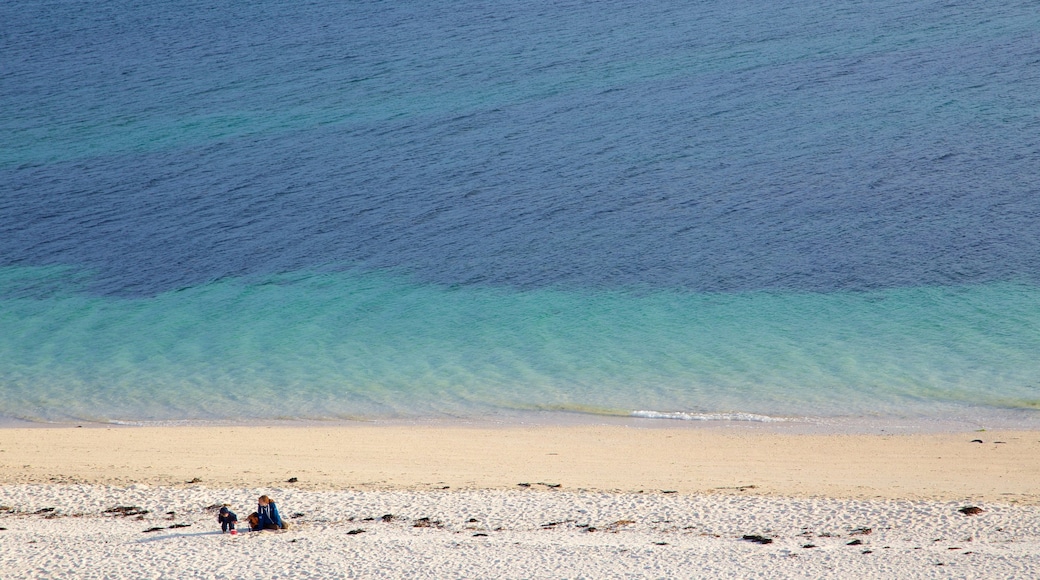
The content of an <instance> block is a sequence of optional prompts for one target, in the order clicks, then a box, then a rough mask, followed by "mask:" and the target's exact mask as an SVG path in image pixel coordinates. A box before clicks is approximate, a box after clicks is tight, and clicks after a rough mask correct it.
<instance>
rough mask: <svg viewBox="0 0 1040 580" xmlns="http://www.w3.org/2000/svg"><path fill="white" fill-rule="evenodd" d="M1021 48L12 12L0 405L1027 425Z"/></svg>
mask: <svg viewBox="0 0 1040 580" xmlns="http://www.w3.org/2000/svg"><path fill="white" fill-rule="evenodd" d="M1038 30H1040V11H1038V10H1037V6H1036V2H1035V0H1012V1H1006V2H999V3H983V2H958V1H957V0H941V1H933V0H875V1H871V2H866V1H859V0H823V1H819V2H815V3H812V4H811V5H809V4H806V3H799V2H788V1H783V0H740V1H736V2H733V1H725V2H723V1H721V0H701V1H694V2H676V1H675V0H638V1H635V0H602V1H599V2H586V1H584V0H559V1H552V2H548V1H542V0H531V1H528V2H522V3H517V2H505V1H497V0H492V1H479V2H478V1H471V0H457V1H454V0H453V1H451V2H442V1H435V0H398V1H395V2H371V1H358V2H341V1H332V0H314V1H311V2H283V1H281V0H251V1H249V2H246V1H242V0H228V1H227V2H222V3H212V2H207V1H202V0H168V1H165V2H141V1H140V0H111V1H106V2H100V3H99V2H94V1H91V0H8V1H5V2H2V3H0V112H2V114H0V420H2V419H8V420H16V419H27V420H32V421H72V420H75V421H82V420H97V421H129V422H140V421H164V422H165V421H268V420H276V419H291V420H320V419H348V418H357V419H387V420H389V419H404V420H428V419H431V420H436V419H449V420H454V419H458V418H462V419H465V420H469V419H488V418H491V419H496V418H500V419H503V420H527V418H530V417H534V416H537V417H575V416H578V417H586V416H599V417H603V416H605V415H609V416H611V417H614V416H622V417H630V416H633V415H635V416H639V417H656V418H661V419H689V420H697V419H703V420H718V419H740V420H746V421H774V420H787V419H798V420H803V419H804V420H812V421H832V420H833V421H839V422H841V421H866V422H884V421H888V422H905V423H907V424H925V423H930V422H943V421H952V422H958V423H959V424H962V425H965V424H971V425H980V426H988V425H994V424H1002V425H1035V424H1038V423H1040V415H1038V413H1040V410H1038V408H1037V407H1038V401H1040V372H1038V371H1040V369H1038V363H1037V362H1036V353H1037V352H1040V349H1038V346H1040V338H1038V337H1040V320H1038V317H1040V314H1038V309H1040V294H1038V288H1040V235H1037V231H1038V228H1037V224H1040V186H1038V180H1037V168H1038V167H1040V140H1038V139H1037V135H1040V116H1038V115H1037V111H1040V43H1038V42H1037V31H1038ZM564 413H570V414H566V415H565V414H564ZM575 413H584V414H586V415H575ZM597 420H601V419H597ZM603 420H605V419H603Z"/></svg>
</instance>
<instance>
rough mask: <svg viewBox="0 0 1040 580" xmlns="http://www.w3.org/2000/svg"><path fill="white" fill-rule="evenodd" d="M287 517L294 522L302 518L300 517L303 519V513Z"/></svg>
mask: <svg viewBox="0 0 1040 580" xmlns="http://www.w3.org/2000/svg"><path fill="white" fill-rule="evenodd" d="M289 517H290V518H292V519H294V520H296V519H300V518H302V517H303V512H296V513H294V514H292V515H291V516H289Z"/></svg>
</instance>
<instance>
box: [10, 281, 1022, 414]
mask: <svg viewBox="0 0 1040 580" xmlns="http://www.w3.org/2000/svg"><path fill="white" fill-rule="evenodd" d="M88 282H89V277H88V276H83V275H76V274H75V273H74V272H71V271H69V270H68V269H62V268H5V269H3V270H2V278H0V327H2V328H4V329H5V332H4V333H3V334H2V336H0V388H2V390H3V397H2V398H0V415H2V416H5V417H8V418H20V419H29V420H33V421H55V420H56V421H69V420H77V421H79V420H92V421H130V422H134V421H169V420H218V421H229V420H230V421H238V420H276V419H305V420H321V419H380V418H383V419H385V418H417V417H418V418H431V417H432V418H458V417H462V418H476V419H480V418H485V419H486V418H508V419H515V418H517V417H521V416H523V415H524V413H525V412H531V411H570V412H580V413H592V414H610V415H627V416H631V415H636V416H643V417H660V418H678V419H706V420H709V419H737V420H771V419H772V420H782V419H798V420H805V419H809V420H819V419H828V420H830V419H841V418H856V417H858V418H871V417H873V418H878V419H900V420H911V421H912V420H921V421H934V420H941V419H953V420H959V421H965V422H968V423H971V422H975V423H978V424H980V425H987V424H1004V423H1014V422H1016V421H1018V422H1021V421H1028V420H1029V419H1031V418H1035V417H1036V416H1037V415H1038V411H1040V396H1038V383H1037V381H1038V379H1037V377H1040V359H1038V357H1036V353H1037V352H1040V333H1038V332H1037V330H1038V329H1040V288H1037V287H1035V286H1032V285H1026V284H1010V283H994V284H988V285H977V286H965V287H961V288H901V289H893V290H883V291H874V292H845V293H804V292H745V293H727V294H722V293H693V292H679V291H661V290H645V289H644V290H630V291H621V290H612V291H599V292H582V291H574V290H558V289H538V290H529V291H515V290H503V289H500V288H481V287H451V286H442V285H436V284H429V283H420V282H416V281H414V280H412V279H409V278H408V277H404V276H400V275H393V274H388V273H357V272H324V273H321V272H310V273H295V274H286V275H280V276H272V277H267V278H262V279H250V280H246V279H228V280H222V281H218V282H214V283H211V284H207V285H204V286H199V287H192V288H185V289H182V290H178V291H171V292H166V293H162V294H159V295H156V296H152V297H146V298H124V297H105V296H98V295H94V294H90V293H88V292H84V291H83V289H84V288H85V287H86V285H87V283H88Z"/></svg>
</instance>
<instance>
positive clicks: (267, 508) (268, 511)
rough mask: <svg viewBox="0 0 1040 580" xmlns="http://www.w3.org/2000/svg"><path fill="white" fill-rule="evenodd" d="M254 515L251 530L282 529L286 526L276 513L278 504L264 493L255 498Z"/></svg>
mask: <svg viewBox="0 0 1040 580" xmlns="http://www.w3.org/2000/svg"><path fill="white" fill-rule="evenodd" d="M256 516H257V522H256V526H254V527H253V531H260V530H284V529H286V528H287V527H288V526H286V525H285V522H283V521H282V516H281V515H280V514H279V513H278V506H276V505H275V504H274V502H273V501H272V500H271V498H269V497H267V496H266V495H262V496H260V499H259V500H257V506H256Z"/></svg>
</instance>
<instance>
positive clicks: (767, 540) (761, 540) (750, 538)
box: [741, 535, 773, 544]
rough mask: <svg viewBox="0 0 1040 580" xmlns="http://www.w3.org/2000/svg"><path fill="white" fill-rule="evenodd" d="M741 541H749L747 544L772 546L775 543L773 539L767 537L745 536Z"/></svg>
mask: <svg viewBox="0 0 1040 580" xmlns="http://www.w3.org/2000/svg"><path fill="white" fill-rule="evenodd" d="M741 539H743V540H744V541H747V542H754V543H756V544H772V543H773V538H767V537H765V536H757V535H746V536H744V537H743V538H741Z"/></svg>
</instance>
